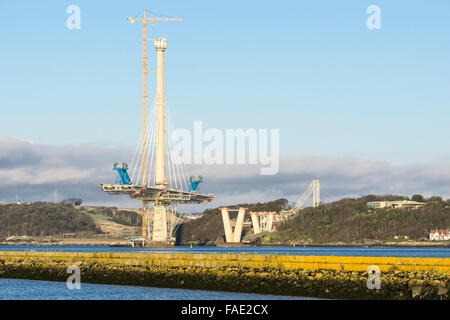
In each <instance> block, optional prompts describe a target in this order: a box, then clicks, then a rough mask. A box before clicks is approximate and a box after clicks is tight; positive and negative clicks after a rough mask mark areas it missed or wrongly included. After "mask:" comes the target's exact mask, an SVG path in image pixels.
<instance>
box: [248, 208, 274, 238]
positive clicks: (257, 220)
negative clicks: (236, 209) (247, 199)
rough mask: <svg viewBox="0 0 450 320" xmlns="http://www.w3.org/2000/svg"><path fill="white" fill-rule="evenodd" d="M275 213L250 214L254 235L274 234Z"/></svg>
mask: <svg viewBox="0 0 450 320" xmlns="http://www.w3.org/2000/svg"><path fill="white" fill-rule="evenodd" d="M275 214H276V213H275V212H250V215H251V217H252V226H253V232H254V234H258V233H261V232H263V231H267V232H272V226H273V217H274V215H275Z"/></svg>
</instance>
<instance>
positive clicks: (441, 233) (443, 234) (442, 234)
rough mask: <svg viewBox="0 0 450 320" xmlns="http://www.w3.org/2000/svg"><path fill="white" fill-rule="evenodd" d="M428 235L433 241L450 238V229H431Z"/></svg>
mask: <svg viewBox="0 0 450 320" xmlns="http://www.w3.org/2000/svg"><path fill="white" fill-rule="evenodd" d="M428 237H429V238H430V240H433V241H445V240H450V230H438V229H435V230H431V231H430V234H429V236H428Z"/></svg>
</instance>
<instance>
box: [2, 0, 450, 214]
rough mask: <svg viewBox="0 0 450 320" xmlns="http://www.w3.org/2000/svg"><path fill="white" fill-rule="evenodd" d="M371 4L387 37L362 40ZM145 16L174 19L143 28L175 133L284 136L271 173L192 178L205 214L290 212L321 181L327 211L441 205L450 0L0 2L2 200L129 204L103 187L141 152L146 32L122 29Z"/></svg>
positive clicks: (238, 171)
mask: <svg viewBox="0 0 450 320" xmlns="http://www.w3.org/2000/svg"><path fill="white" fill-rule="evenodd" d="M70 5H77V6H79V8H80V11H81V20H80V21H81V24H80V27H81V28H80V29H74V30H70V29H68V28H67V26H66V22H67V19H68V18H69V16H70V14H68V13H67V12H66V10H67V8H68V7H69V6H70ZM370 5H377V6H378V7H379V8H380V14H381V28H380V29H377V30H369V29H368V28H367V25H366V22H367V19H368V18H369V16H370V14H368V13H367V12H366V10H367V8H368V7H369V6H370ZM143 8H146V9H148V10H150V11H152V12H154V13H155V15H157V16H162V17H180V18H182V19H183V21H182V22H158V23H157V24H156V25H155V26H154V27H153V28H152V35H153V36H166V37H167V38H168V49H167V55H166V57H167V63H166V66H167V101H168V105H169V107H170V112H171V115H172V120H173V122H174V125H175V126H176V127H178V128H186V129H188V130H193V123H194V121H196V120H201V121H203V126H204V127H205V128H217V129H219V130H226V129H233V128H242V129H244V130H245V129H249V128H255V129H279V132H280V171H279V174H277V175H274V176H260V175H259V174H258V170H253V169H255V168H254V167H252V166H250V167H251V168H244V167H245V166H227V167H225V168H220V169H218V168H214V166H203V167H202V166H201V167H200V168H195V169H192V170H193V172H196V170H198V172H199V173H202V174H204V173H203V172H206V173H207V174H208V175H206V174H204V176H208V180H207V181H205V184H204V185H203V186H202V188H203V189H202V190H205V191H208V192H214V193H215V195H216V200H217V201H215V202H214V203H212V206H216V205H217V206H218V205H223V204H227V203H228V204H230V202H233V203H236V202H253V201H265V200H267V199H268V198H270V199H276V198H278V197H287V198H289V200H291V201H294V200H296V198H298V197H299V195H300V194H301V193H302V192H303V190H304V189H306V187H307V185H308V184H309V182H310V181H311V179H314V178H319V179H320V180H321V187H322V192H321V195H322V198H323V200H324V201H332V200H334V199H338V198H341V197H344V196H360V195H364V194H367V193H369V192H370V193H379V194H383V193H398V194H412V193H422V194H425V195H432V194H439V195H442V196H444V197H447V196H448V197H450V192H448V191H447V190H448V185H449V183H450V176H449V171H450V168H449V160H450V152H449V149H448V148H447V146H448V141H449V138H450V130H449V129H448V119H449V118H450V108H449V107H450V77H449V76H448V75H449V72H450V41H449V35H450V20H449V19H448V14H449V12H450V2H449V1H447V0H435V1H411V0H409V1H404V0H398V1H380V0H369V1H365V0H345V1H332V0H318V1H283V0H280V1H234V0H231V1H206V0H205V1H200V0H198V1H181V0H180V1H172V0H168V1H159V2H157V1H127V2H124V1H123V2H119V1H116V2H112V1H101V0H98V1H76V0H73V1H56V0H55V1H40V2H39V3H38V2H30V1H21V0H19V1H14V2H13V1H4V0H2V1H0V41H1V50H0V84H1V85H0V108H1V112H2V115H1V118H0V137H1V139H0V177H3V178H2V179H3V180H2V181H3V185H2V186H0V201H13V200H14V199H16V196H17V195H18V196H19V197H20V198H22V199H23V200H38V199H42V200H49V199H52V198H53V197H54V193H55V190H57V192H58V193H60V196H59V197H69V196H77V195H79V196H80V197H83V198H84V199H85V202H87V203H91V204H94V203H95V204H102V203H104V204H111V203H114V204H117V205H122V204H123V205H124V206H133V204H132V203H133V202H132V201H131V200H128V199H113V198H111V196H106V195H103V194H102V193H101V192H99V191H98V190H97V189H96V185H97V184H99V183H104V182H105V181H106V180H108V179H110V180H113V179H114V177H113V174H114V173H113V172H112V170H111V164H112V162H114V161H116V160H117V159H119V158H121V159H129V158H131V155H132V153H133V151H134V150H135V147H136V144H137V143H138V142H139V138H140V134H141V122H142V101H141V99H142V98H141V96H142V41H141V37H142V28H141V25H140V24H137V23H135V24H130V23H129V22H128V21H127V20H126V18H127V17H129V16H136V15H138V14H139V13H140V12H142V9H143ZM149 48H151V46H150V45H149ZM149 51H150V63H152V62H154V52H153V50H151V49H150V50H149ZM153 87H154V78H150V79H149V91H151V90H153V89H152V88H153ZM119 161H121V160H119ZM128 161H129V160H128ZM224 172H226V176H223V173H224ZM206 189H207V190H206ZM88 190H89V191H88ZM241 200H242V201H241ZM244 200H245V201H244Z"/></svg>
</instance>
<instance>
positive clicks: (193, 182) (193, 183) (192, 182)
mask: <svg viewBox="0 0 450 320" xmlns="http://www.w3.org/2000/svg"><path fill="white" fill-rule="evenodd" d="M202 182H203V177H202V176H198V177H197V179H196V178H195V177H194V176H190V177H189V188H188V192H197V189H198V185H199V184H200V183H202Z"/></svg>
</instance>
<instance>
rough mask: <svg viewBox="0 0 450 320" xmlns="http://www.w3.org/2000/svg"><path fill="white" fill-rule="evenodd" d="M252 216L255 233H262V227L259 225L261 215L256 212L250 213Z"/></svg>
mask: <svg viewBox="0 0 450 320" xmlns="http://www.w3.org/2000/svg"><path fill="white" fill-rule="evenodd" d="M250 216H251V217H252V226H253V233H254V234H257V233H260V232H261V228H260V227H259V216H258V215H256V214H254V213H250Z"/></svg>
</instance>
